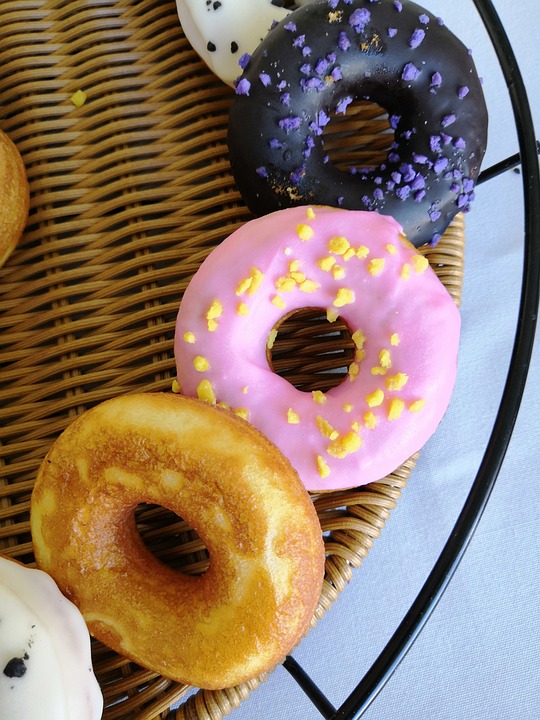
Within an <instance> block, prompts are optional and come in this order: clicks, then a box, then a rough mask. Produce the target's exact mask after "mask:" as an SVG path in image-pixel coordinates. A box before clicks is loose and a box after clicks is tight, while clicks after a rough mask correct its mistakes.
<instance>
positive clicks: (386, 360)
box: [379, 350, 392, 368]
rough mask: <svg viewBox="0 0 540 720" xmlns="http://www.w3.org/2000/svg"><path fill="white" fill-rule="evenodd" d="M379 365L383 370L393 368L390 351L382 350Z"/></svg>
mask: <svg viewBox="0 0 540 720" xmlns="http://www.w3.org/2000/svg"><path fill="white" fill-rule="evenodd" d="M379 364H380V366H381V367H383V368H391V367H392V358H391V357H390V351H389V350H381V352H380V353H379Z"/></svg>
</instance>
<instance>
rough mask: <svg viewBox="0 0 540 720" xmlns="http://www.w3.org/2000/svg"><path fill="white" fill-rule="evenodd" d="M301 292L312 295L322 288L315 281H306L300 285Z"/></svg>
mask: <svg viewBox="0 0 540 720" xmlns="http://www.w3.org/2000/svg"><path fill="white" fill-rule="evenodd" d="M299 287H300V290H301V291H302V292H305V293H312V292H315V290H318V289H319V288H320V287H321V286H320V285H319V283H316V282H315V280H304V282H303V283H300V286H299Z"/></svg>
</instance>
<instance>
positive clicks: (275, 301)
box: [272, 295, 285, 310]
mask: <svg viewBox="0 0 540 720" xmlns="http://www.w3.org/2000/svg"><path fill="white" fill-rule="evenodd" d="M272 305H275V306H276V307H278V308H281V309H282V310H283V309H284V307H285V300H284V299H283V298H282V297H281V295H274V297H273V298H272Z"/></svg>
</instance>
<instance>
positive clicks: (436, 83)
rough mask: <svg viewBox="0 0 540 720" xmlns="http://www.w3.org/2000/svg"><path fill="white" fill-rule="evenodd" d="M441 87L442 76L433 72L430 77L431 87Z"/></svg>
mask: <svg viewBox="0 0 540 720" xmlns="http://www.w3.org/2000/svg"><path fill="white" fill-rule="evenodd" d="M441 85H442V76H441V73H439V72H434V73H433V75H432V76H431V87H440V86H441Z"/></svg>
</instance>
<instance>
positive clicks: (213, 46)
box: [206, 40, 217, 52]
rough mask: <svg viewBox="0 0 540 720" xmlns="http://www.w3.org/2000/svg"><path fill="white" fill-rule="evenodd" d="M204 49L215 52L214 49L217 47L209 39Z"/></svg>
mask: <svg viewBox="0 0 540 720" xmlns="http://www.w3.org/2000/svg"><path fill="white" fill-rule="evenodd" d="M206 49H207V50H208V52H216V50H217V48H216V46H215V45H214V43H213V42H210V40H209V41H208V43H207V45H206Z"/></svg>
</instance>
